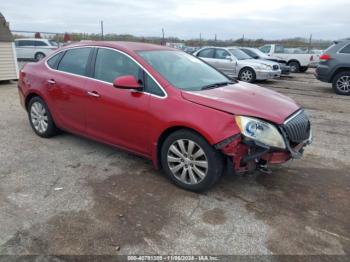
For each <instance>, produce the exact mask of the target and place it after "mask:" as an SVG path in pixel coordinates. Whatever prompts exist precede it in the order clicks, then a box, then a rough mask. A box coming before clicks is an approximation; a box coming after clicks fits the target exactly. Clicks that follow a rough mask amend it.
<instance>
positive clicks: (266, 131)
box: [236, 116, 286, 149]
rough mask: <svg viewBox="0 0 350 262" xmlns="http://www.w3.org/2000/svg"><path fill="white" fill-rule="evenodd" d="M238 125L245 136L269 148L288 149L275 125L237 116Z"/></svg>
mask: <svg viewBox="0 0 350 262" xmlns="http://www.w3.org/2000/svg"><path fill="white" fill-rule="evenodd" d="M236 123H237V125H238V127H239V128H240V130H241V133H242V134H243V135H244V136H246V137H248V138H251V139H253V140H256V141H258V142H260V143H262V144H265V145H268V146H272V147H277V148H282V149H285V148H286V144H285V142H284V139H283V137H282V135H281V133H280V132H279V131H278V130H277V128H276V127H275V126H274V125H271V124H269V123H267V122H264V121H262V120H259V119H256V118H252V117H246V116H236Z"/></svg>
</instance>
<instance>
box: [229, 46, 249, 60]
mask: <svg viewBox="0 0 350 262" xmlns="http://www.w3.org/2000/svg"><path fill="white" fill-rule="evenodd" d="M229 51H230V52H231V54H233V56H234V57H236V58H237V60H246V59H252V58H251V57H250V56H249V55H247V54H246V53H244V52H243V51H242V50H240V49H238V48H231V49H229Z"/></svg>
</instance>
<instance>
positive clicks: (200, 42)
mask: <svg viewBox="0 0 350 262" xmlns="http://www.w3.org/2000/svg"><path fill="white" fill-rule="evenodd" d="M199 46H200V47H202V33H199Z"/></svg>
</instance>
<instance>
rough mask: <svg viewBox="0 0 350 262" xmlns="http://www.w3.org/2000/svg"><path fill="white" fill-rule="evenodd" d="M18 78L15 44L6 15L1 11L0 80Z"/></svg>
mask: <svg viewBox="0 0 350 262" xmlns="http://www.w3.org/2000/svg"><path fill="white" fill-rule="evenodd" d="M14 79H18V65H17V57H16V50H15V44H14V42H13V37H12V34H11V31H10V29H9V26H8V23H7V22H6V20H5V17H4V16H3V15H2V14H1V13H0V81H3V80H14Z"/></svg>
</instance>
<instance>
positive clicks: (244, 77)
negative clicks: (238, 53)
mask: <svg viewBox="0 0 350 262" xmlns="http://www.w3.org/2000/svg"><path fill="white" fill-rule="evenodd" d="M238 79H239V80H241V81H244V82H248V83H253V82H254V81H255V79H256V75H255V72H254V70H253V69H251V68H243V69H242V70H241V71H240V72H239V76H238Z"/></svg>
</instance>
